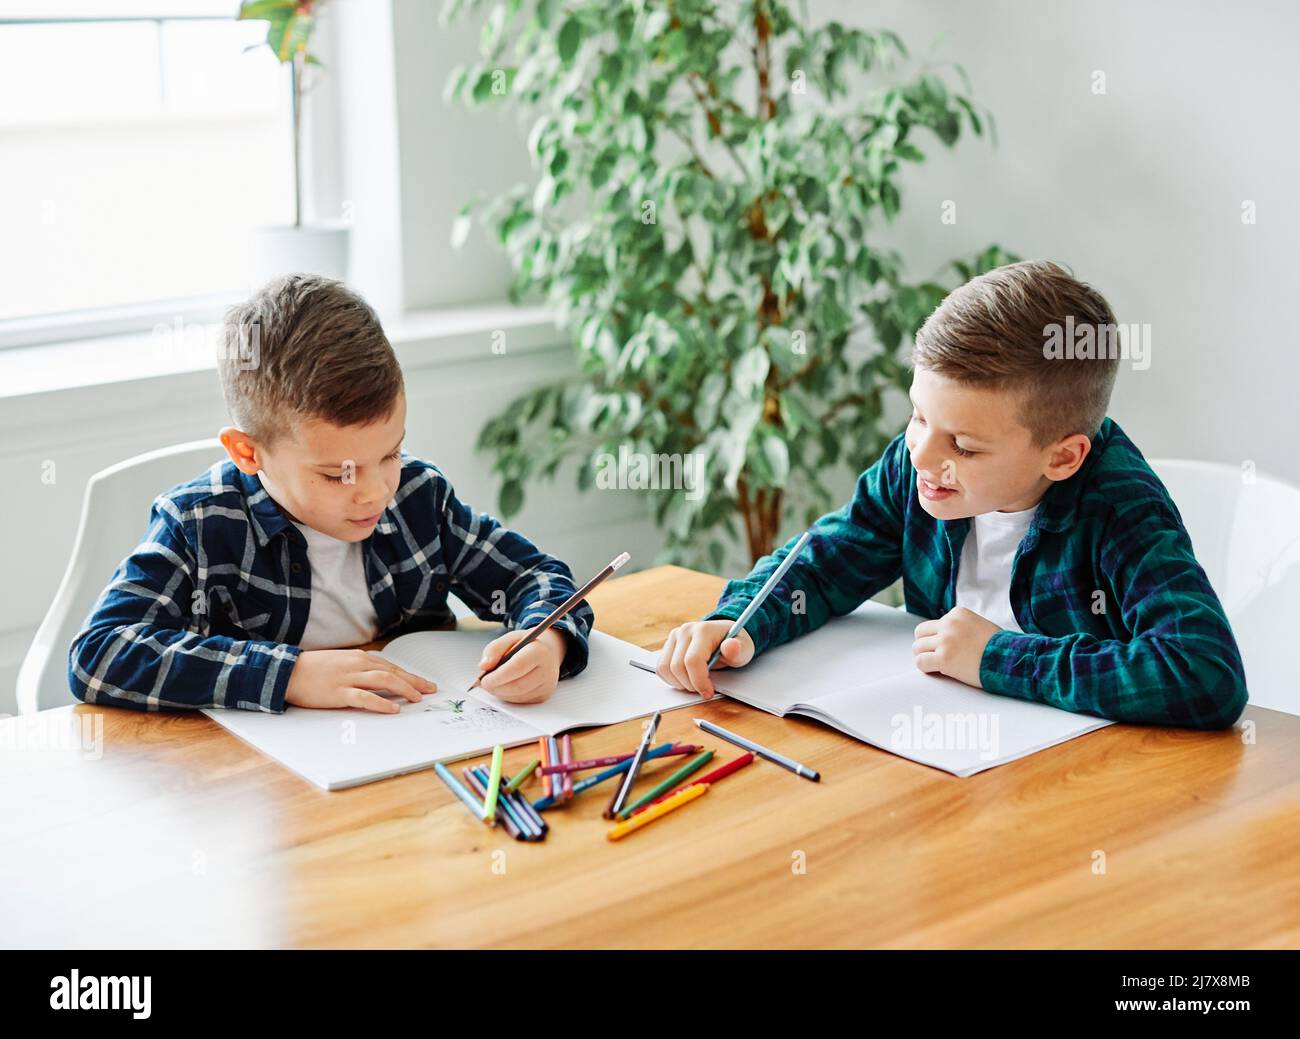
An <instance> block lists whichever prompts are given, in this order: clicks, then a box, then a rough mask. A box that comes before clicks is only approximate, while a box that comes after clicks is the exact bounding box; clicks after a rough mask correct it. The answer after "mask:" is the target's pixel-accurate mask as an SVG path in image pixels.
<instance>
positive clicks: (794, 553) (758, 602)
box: [708, 530, 812, 667]
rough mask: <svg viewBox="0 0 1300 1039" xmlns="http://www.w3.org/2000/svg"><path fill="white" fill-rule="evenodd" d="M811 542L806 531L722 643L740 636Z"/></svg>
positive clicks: (715, 659) (714, 659)
mask: <svg viewBox="0 0 1300 1039" xmlns="http://www.w3.org/2000/svg"><path fill="white" fill-rule="evenodd" d="M811 540H812V531H811V530H805V531H804V532H803V537H801V538H800V539H799V540H798V541H797V542H795V546H794V548H792V549H790V551H789V553H788V554H787V555H786V557H785V558H784V559H782V560H781V565H780V566H778V567H777V568H776V569H775V570H773V571H772V575H771V576H770V577H769V578H768V579H767V580H766V581H764V582H763V587H762V588H760V589H759V590H758V594H757V595H756V596H754V598H752V599H750V600H749V605H748V606H746V607H745V610H744V612H743V613H742V614H741V615H740V616H739V617H737V618H736V622H735V623H734V624H732V626H731V629H730V630H729V631H728V632H727V635H726V638H724V639H723V640H722V642H726V641H727V639H734V638H735V637H736V636H737V635H739V634H740V632H741V629H742V628H744V626H745V624H746V623H747V622H748V621H749V618H750V617H752V616H754V614H755V613H756V612H757V611H758V608H759V607H760V606H762V605H763V601H764V600H765V599H766V598H767V597H768V596H769V595H771V594H772V589H773V588H775V587H776V586H777V585H778V584H780V583H781V578H783V577H784V576H785V575H786V572H787V571H788V570H789V569H790V567H792V566H794V561H795V559H796V558H798V556H799V553H800V552H802V551H803V548H804V545H806V544H808V542H809V541H811ZM722 642H719V643H718V648H717V649H715V650H714V651H713V656H711V657H709V664H708V666H709V667H712V666H713V665H714V664H716V663H717V662H718V658H719V657H720V656H722Z"/></svg>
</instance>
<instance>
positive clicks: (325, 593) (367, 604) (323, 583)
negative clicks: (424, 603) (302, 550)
mask: <svg viewBox="0 0 1300 1039" xmlns="http://www.w3.org/2000/svg"><path fill="white" fill-rule="evenodd" d="M257 477H258V479H259V480H260V481H261V483H262V486H263V488H265V490H266V493H267V494H269V495H270V496H271V499H272V500H273V501H278V499H277V498H276V496H275V491H274V489H273V485H272V481H270V480H268V479H267V478H266V475H265V474H264V473H260V472H259V473H258V474H257ZM289 522H290V523H292V524H293V525H294V526H295V527H297V528H298V529H299V530H301V531H302V535H303V537H304V538H306V539H307V565H308V566H310V567H311V609H310V611H309V612H308V614H307V630H306V631H304V632H303V633H302V639H301V640H300V641H299V643H298V645H299V646H300V647H302V648H303V649H345V648H347V647H349V646H359V645H361V644H362V643H363V642H370V641H372V640H373V639H374V637H375V636H376V635H377V634H378V633H379V616H378V614H376V613H375V605H374V603H372V602H371V601H370V589H369V586H368V585H367V584H366V566H365V561H364V556H363V555H362V553H363V551H364V549H363V548H362V544H363V542H360V541H340V540H339V539H338V538H332V537H330V536H329V535H328V534H322V533H321V532H320V531H319V530H317V529H316V528H315V527H309V526H307V525H306V524H303V523H299V522H298V521H297V520H290V521H289Z"/></svg>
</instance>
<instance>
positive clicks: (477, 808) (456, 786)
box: [433, 761, 483, 820]
mask: <svg viewBox="0 0 1300 1039" xmlns="http://www.w3.org/2000/svg"><path fill="white" fill-rule="evenodd" d="M433 770H434V771H435V772H437V773H438V778H439V779H441V780H442V781H443V782H444V783H446V784H447V785H448V786H449V787H451V792H452V793H453V794H455V795H456V796H457V797H459V798H460V799H461V800H462V801H463V802H464V803H465V807H466V808H468V809H469V810H470V811H471V812H473V813H474V814H475V815H476V816H478V818H479V819H480V820H481V819H482V818H483V806H482V805H481V804H480V803H479V802H478V801H476V800H475V799H474V795H473V794H471V793H470V792H469V791H468V790H466V789H465V787H464V786H463V785H462V784H461V782H460V780H459V779H457V778H456V777H455V776H453V775H452V774H451V772H450V771H448V769H447V766H446V765H444V764H443V763H442V762H441V761H438V762H435V763H434V766H433Z"/></svg>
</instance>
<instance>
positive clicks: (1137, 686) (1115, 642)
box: [658, 261, 1246, 729]
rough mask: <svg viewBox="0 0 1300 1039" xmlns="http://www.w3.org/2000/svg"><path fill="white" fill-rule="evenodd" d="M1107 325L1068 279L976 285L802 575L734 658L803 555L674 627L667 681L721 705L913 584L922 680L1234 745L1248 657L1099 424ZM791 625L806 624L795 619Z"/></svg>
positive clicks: (1025, 272)
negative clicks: (739, 622)
mask: <svg viewBox="0 0 1300 1039" xmlns="http://www.w3.org/2000/svg"><path fill="white" fill-rule="evenodd" d="M1116 328H1117V326H1116V324H1115V318H1114V315H1113V314H1112V313H1111V309H1110V307H1109V305H1108V304H1107V303H1106V301H1105V300H1104V299H1103V298H1102V297H1101V296H1100V295H1099V294H1098V293H1097V292H1096V291H1095V290H1094V289H1092V288H1090V287H1089V286H1087V285H1084V284H1082V283H1081V282H1078V281H1076V280H1075V279H1074V278H1073V277H1071V276H1070V274H1069V273H1068V272H1067V271H1066V270H1064V269H1063V268H1062V267H1060V266H1058V265H1056V264H1054V263H1050V262H1046V261H1033V262H1027V263H1017V264H1011V265H1009V266H1006V267H1000V268H998V269H997V270H994V271H990V272H988V273H987V274H984V275H981V276H980V277H978V278H974V279H972V280H971V281H970V282H968V283H967V284H965V285H963V286H962V287H961V288H959V289H957V290H956V291H954V292H953V293H951V294H950V295H949V296H948V297H947V298H946V299H945V300H944V301H943V303H942V304H941V305H940V306H939V307H938V308H937V309H936V310H935V312H934V313H933V314H932V315H931V316H930V318H929V319H928V320H927V321H926V323H925V325H924V326H923V327H922V329H921V330H920V331H919V332H918V333H917V336H916V344H915V351H914V358H913V360H914V365H913V367H914V374H913V380H912V387H911V392H910V396H911V400H912V407H913V412H912V416H911V418H910V419H909V421H908V424H907V429H906V431H905V432H904V433H901V434H900V435H899V436H898V437H896V438H895V439H894V440H893V441H892V442H891V443H890V444H889V446H888V447H887V448H885V451H884V454H883V455H882V456H881V458H880V459H879V460H878V461H877V462H876V463H875V464H874V465H872V467H871V468H870V469H868V470H867V471H866V472H865V473H863V474H862V475H861V476H860V477H859V478H858V482H857V487H856V489H855V491H854V495H853V500H852V501H851V502H849V504H847V505H846V506H844V507H843V508H842V509H840V510H838V511H837V512H833V513H830V514H829V515H826V516H823V517H822V518H821V519H820V520H818V521H817V522H816V523H815V524H814V525H813V527H812V532H813V537H812V540H811V541H810V543H809V544H808V546H807V548H805V550H804V552H803V553H802V554H801V556H800V558H799V560H798V562H796V563H795V564H794V566H793V567H791V569H790V571H789V573H788V574H787V575H786V576H785V578H784V579H783V580H782V581H781V583H780V584H779V585H778V586H777V587H776V589H775V590H774V591H773V593H772V595H771V596H770V597H769V598H768V599H767V600H766V602H765V603H764V604H763V605H762V607H761V608H760V609H759V610H758V611H757V613H756V614H755V615H754V617H753V618H752V619H751V620H750V621H749V622H748V623H747V624H746V626H745V628H744V630H743V631H742V632H741V633H740V635H739V636H738V637H737V638H734V639H725V641H724V637H725V635H726V632H727V630H728V628H729V627H730V625H731V622H732V621H733V620H734V619H735V618H736V617H738V616H739V615H740V614H741V612H742V611H743V610H744V608H745V606H746V604H747V603H748V602H749V600H750V599H752V598H753V597H754V595H755V594H756V593H757V591H758V589H759V588H760V587H761V586H762V584H763V582H764V580H765V579H766V578H767V576H768V574H770V573H771V572H772V570H773V569H775V567H776V566H777V565H778V564H779V563H780V562H781V560H782V559H783V558H785V555H786V553H787V552H789V551H790V549H791V548H792V547H793V544H794V541H793V540H792V541H791V542H790V543H789V544H787V545H785V546H784V547H782V548H780V549H778V550H777V551H776V552H774V553H773V554H772V555H770V556H765V557H764V558H763V559H761V560H759V562H758V564H757V565H756V566H755V567H754V569H753V571H752V572H751V573H750V574H749V576H748V577H746V578H744V579H743V580H738V581H730V582H728V584H727V586H726V588H725V589H724V590H723V594H722V598H721V600H720V601H719V603H718V606H717V608H716V609H715V610H714V611H713V612H712V613H710V614H709V616H708V617H707V618H706V619H704V620H702V621H693V622H691V623H688V624H683V625H681V626H680V627H678V628H676V629H675V630H674V631H673V632H672V633H671V634H670V635H669V637H668V641H667V642H666V643H665V644H664V648H663V650H662V651H661V653H660V656H659V665H658V672H659V675H660V677H661V678H663V679H664V680H665V681H666V682H669V683H670V684H672V685H675V686H678V687H679V688H682V689H687V690H693V691H695V692H698V693H700V694H701V695H703V696H704V697H706V698H708V697H711V696H712V695H713V692H714V689H713V683H712V681H711V678H710V675H709V669H708V666H707V662H708V659H709V657H710V656H711V655H712V653H713V651H714V650H715V649H716V648H717V647H718V646H719V644H721V646H722V660H721V661H720V662H719V664H718V665H717V666H730V667H741V666H743V665H745V664H747V663H748V662H749V661H750V660H751V659H753V657H754V656H755V655H757V654H759V653H762V652H764V651H765V650H767V649H770V648H772V647H774V646H779V645H781V643H783V642H787V641H789V640H790V639H793V638H797V637H798V636H800V635H804V634H807V633H808V632H810V631H812V630H813V629H815V628H817V627H819V626H820V625H822V624H824V623H825V622H826V621H827V620H829V619H830V618H831V617H833V616H838V615H841V614H845V613H849V612H850V611H852V610H853V609H855V608H856V607H858V606H859V605H861V604H862V603H863V602H864V601H865V600H867V599H868V598H870V597H871V596H872V595H875V594H876V593H877V592H879V591H881V590H882V589H884V588H887V587H888V586H889V585H891V584H892V583H893V582H894V581H896V580H897V579H898V578H900V577H901V578H902V579H903V588H904V595H905V600H906V606H907V609H908V611H909V612H911V613H914V614H917V615H919V616H921V617H926V618H930V619H927V620H925V621H923V622H922V623H920V624H918V625H917V627H916V641H915V643H914V644H913V647H912V648H913V653H914V655H915V661H916V666H917V667H918V668H919V669H921V670H922V671H927V672H939V673H941V674H944V675H948V676H949V677H951V678H955V679H957V680H959V681H962V682H965V683H966V684H968V685H972V686H976V687H979V688H981V689H984V690H986V691H988V692H990V693H996V694H999V695H1003V696H1015V697H1020V698H1022V699H1026V700H1036V701H1038V702H1040V703H1045V704H1050V705H1052V706H1054V707H1061V708H1064V709H1066V710H1069V711H1078V712H1082V713H1086V714H1093V715H1097V716H1099V717H1103V718H1111V719H1114V720H1116V721H1123V722H1136V723H1143V724H1158V725H1178V726H1186V727H1189V728H1197V729H1222V728H1227V727H1228V726H1231V725H1232V724H1233V723H1234V722H1235V721H1236V720H1237V718H1238V717H1239V716H1240V715H1241V712H1242V710H1243V709H1244V708H1245V705H1246V681H1245V675H1244V672H1243V670H1242V663H1241V655H1240V653H1239V651H1238V649H1237V643H1236V640H1235V638H1234V637H1233V634H1232V628H1231V627H1230V625H1229V624H1228V620H1227V618H1226V617H1225V616H1224V612H1223V607H1222V605H1221V604H1220V602H1219V599H1218V596H1216V595H1215V593H1214V590H1213V589H1212V588H1211V587H1210V583H1209V581H1208V580H1207V579H1206V576H1205V571H1204V570H1202V569H1201V567H1200V565H1199V564H1198V563H1197V562H1196V557H1195V555H1194V554H1193V552H1192V544H1191V540H1190V539H1189V538H1188V536H1187V531H1186V530H1185V529H1184V527H1183V523H1182V519H1181V517H1180V516H1179V513H1178V510H1177V508H1176V507H1175V506H1174V503H1173V501H1172V500H1171V499H1170V497H1169V495H1168V493H1167V492H1166V491H1165V488H1164V485H1163V484H1162V483H1161V482H1160V480H1159V478H1158V477H1157V476H1156V475H1155V473H1154V472H1152V470H1151V468H1150V466H1148V465H1147V463H1146V461H1145V460H1144V459H1143V457H1142V454H1141V452H1140V451H1138V449H1137V448H1136V447H1135V446H1134V445H1133V442H1132V441H1131V440H1129V438H1128V437H1127V436H1125V435H1124V432H1123V430H1121V429H1120V427H1119V426H1118V425H1117V424H1116V423H1115V422H1114V421H1113V420H1112V419H1110V418H1107V417H1106V407H1107V404H1108V403H1109V400H1110V392H1111V387H1112V386H1113V385H1114V381H1115V375H1116V372H1117V370H1118V367H1119V363H1120V349H1119V347H1120V344H1119V342H1118V340H1117V339H1116V338H1115V335H1114V333H1115V330H1116ZM796 606H797V607H798V608H796Z"/></svg>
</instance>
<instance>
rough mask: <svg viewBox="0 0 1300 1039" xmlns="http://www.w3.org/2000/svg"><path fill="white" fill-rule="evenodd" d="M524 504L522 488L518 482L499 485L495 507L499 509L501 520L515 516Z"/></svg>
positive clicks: (510, 481) (509, 481)
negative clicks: (499, 489)
mask: <svg viewBox="0 0 1300 1039" xmlns="http://www.w3.org/2000/svg"><path fill="white" fill-rule="evenodd" d="M523 504H524V486H523V484H521V483H520V482H519V481H518V480H507V481H506V482H505V483H503V484H502V485H501V494H500V495H499V496H498V498H497V505H498V507H499V508H500V509H501V518H502V519H509V518H510V517H511V516H513V515H515V514H516V513H517V512H518V511H519V510H520V509H521V508H523Z"/></svg>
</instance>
